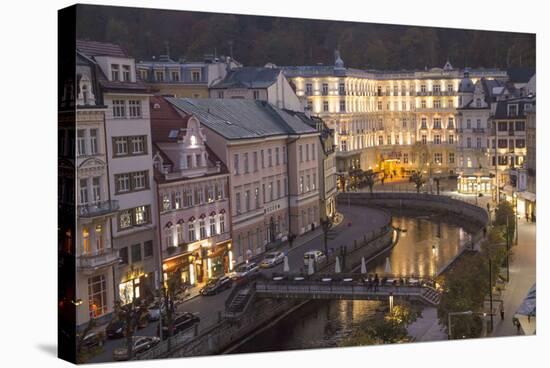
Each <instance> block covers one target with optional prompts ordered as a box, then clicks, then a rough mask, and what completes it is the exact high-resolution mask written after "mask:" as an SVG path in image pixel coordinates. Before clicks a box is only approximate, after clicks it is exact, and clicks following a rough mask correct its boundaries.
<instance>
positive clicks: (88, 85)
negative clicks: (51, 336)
mask: <svg viewBox="0 0 550 368" xmlns="http://www.w3.org/2000/svg"><path fill="white" fill-rule="evenodd" d="M76 56H77V67H76V72H77V80H76V87H77V90H76V91H75V102H76V127H77V129H76V142H73V143H76V152H75V153H76V167H77V180H76V184H77V192H76V194H77V195H76V198H77V203H78V206H77V226H76V259H77V281H76V286H77V287H76V290H77V293H76V297H77V300H80V301H82V303H81V304H80V305H79V306H78V308H77V315H76V324H77V326H83V325H84V324H86V323H87V322H88V321H89V320H90V319H97V320H103V319H105V318H108V317H109V316H110V314H111V313H112V312H113V305H114V301H115V290H114V279H113V272H114V268H115V267H116V265H117V264H118V262H119V255H118V252H117V250H116V249H115V248H114V247H113V244H112V241H111V239H112V236H111V219H113V218H115V217H116V214H117V211H118V209H119V204H118V201H116V200H112V199H111V197H110V193H109V187H108V165H107V148H106V138H105V112H106V110H107V107H106V106H105V105H104V101H103V94H102V91H101V90H100V88H99V83H98V78H97V74H98V73H100V70H99V69H98V67H97V65H96V64H95V63H94V62H93V61H92V60H90V59H89V58H87V57H86V56H85V55H83V54H81V53H80V52H77V55H76ZM73 134H74V132H73ZM63 138H64V137H60V139H63Z"/></svg>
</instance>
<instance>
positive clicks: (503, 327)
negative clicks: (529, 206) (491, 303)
mask: <svg viewBox="0 0 550 368" xmlns="http://www.w3.org/2000/svg"><path fill="white" fill-rule="evenodd" d="M518 233H519V234H518V235H519V236H518V245H516V246H514V247H513V248H512V251H513V252H514V255H513V259H512V262H511V263H510V282H509V283H508V284H506V288H505V289H504V291H503V292H502V300H503V303H504V320H503V321H501V319H500V316H496V317H497V318H495V320H494V321H495V326H494V330H493V332H492V333H491V334H490V336H515V335H517V334H518V332H517V329H516V327H515V326H514V324H513V323H512V318H513V317H514V314H515V313H516V311H517V310H518V308H519V306H520V305H521V303H522V302H523V299H524V298H525V297H526V295H527V292H528V291H529V289H530V288H531V286H533V284H534V283H535V280H536V224H534V223H527V222H525V221H522V220H520V222H519V224H518Z"/></svg>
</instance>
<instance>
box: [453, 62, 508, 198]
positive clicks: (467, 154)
mask: <svg viewBox="0 0 550 368" xmlns="http://www.w3.org/2000/svg"><path fill="white" fill-rule="evenodd" d="M502 85H503V84H502V83H501V82H499V81H498V80H494V79H493V80H488V79H485V78H481V79H479V80H478V81H477V82H476V83H475V84H474V83H473V82H472V80H471V79H470V78H469V75H468V73H467V72H466V73H465V76H464V79H462V81H461V82H460V85H459V91H458V94H459V107H458V108H457V123H458V125H457V138H458V139H457V143H456V155H457V159H458V162H457V167H456V171H457V174H458V183H457V189H458V191H459V192H460V193H467V194H479V193H481V194H491V193H492V190H493V187H492V182H493V180H492V179H491V177H490V175H489V171H490V164H489V160H488V156H487V147H488V144H489V136H490V117H491V115H492V112H491V111H492V105H494V103H495V102H496V99H495V96H494V94H493V93H492V91H493V89H494V88H495V87H501V86H502Z"/></svg>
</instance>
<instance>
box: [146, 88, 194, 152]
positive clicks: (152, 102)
mask: <svg viewBox="0 0 550 368" xmlns="http://www.w3.org/2000/svg"><path fill="white" fill-rule="evenodd" d="M149 107H150V109H149V111H150V114H151V139H152V140H153V142H172V141H175V139H176V138H177V137H179V136H180V132H181V130H182V129H186V128H187V121H189V118H190V117H191V115H187V114H185V113H183V112H181V113H180V112H178V111H181V110H176V109H175V108H174V107H173V106H172V104H170V103H168V102H167V101H166V100H165V99H164V98H162V97H160V96H153V97H151V98H150V99H149ZM172 131H177V132H178V133H177V136H176V137H172V138H170V133H171V132H172Z"/></svg>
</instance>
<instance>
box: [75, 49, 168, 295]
mask: <svg viewBox="0 0 550 368" xmlns="http://www.w3.org/2000/svg"><path fill="white" fill-rule="evenodd" d="M77 50H78V51H79V52H81V53H82V54H83V55H85V56H86V57H88V58H89V59H90V60H93V61H94V62H95V63H96V64H97V66H98V69H99V70H100V71H101V73H100V74H99V75H98V78H99V84H100V88H101V91H102V94H103V101H104V104H105V106H106V110H105V120H104V121H105V146H106V151H105V155H106V160H107V163H108V172H109V175H108V180H107V187H106V188H105V191H106V192H108V193H109V196H110V199H111V200H113V201H115V203H117V205H118V208H117V212H116V215H115V216H114V217H113V218H112V221H111V238H112V248H114V249H115V250H116V252H118V256H119V258H120V262H119V263H118V264H117V265H116V266H114V274H113V277H114V280H113V282H114V288H115V292H114V294H115V299H116V300H118V301H120V302H121V303H123V304H126V303H129V302H131V301H133V300H134V299H136V298H140V297H147V296H151V295H152V294H153V293H154V290H155V289H156V288H157V287H158V286H159V281H160V274H159V272H158V267H157V264H158V261H159V260H158V252H157V251H156V248H157V247H156V243H155V240H156V222H157V221H156V218H155V216H153V214H154V213H155V212H156V210H157V209H156V208H155V206H156V203H155V201H154V198H155V197H154V193H153V188H152V184H151V181H152V178H153V164H152V153H151V152H152V145H151V126H150V116H149V96H150V93H149V92H148V89H147V87H146V86H145V85H144V84H143V83H142V82H141V81H140V79H139V78H138V77H137V74H136V65H135V61H134V59H133V58H131V57H130V56H128V55H127V53H126V52H125V51H124V50H123V49H122V48H121V47H120V46H118V45H115V44H110V43H102V42H94V41H77Z"/></svg>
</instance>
